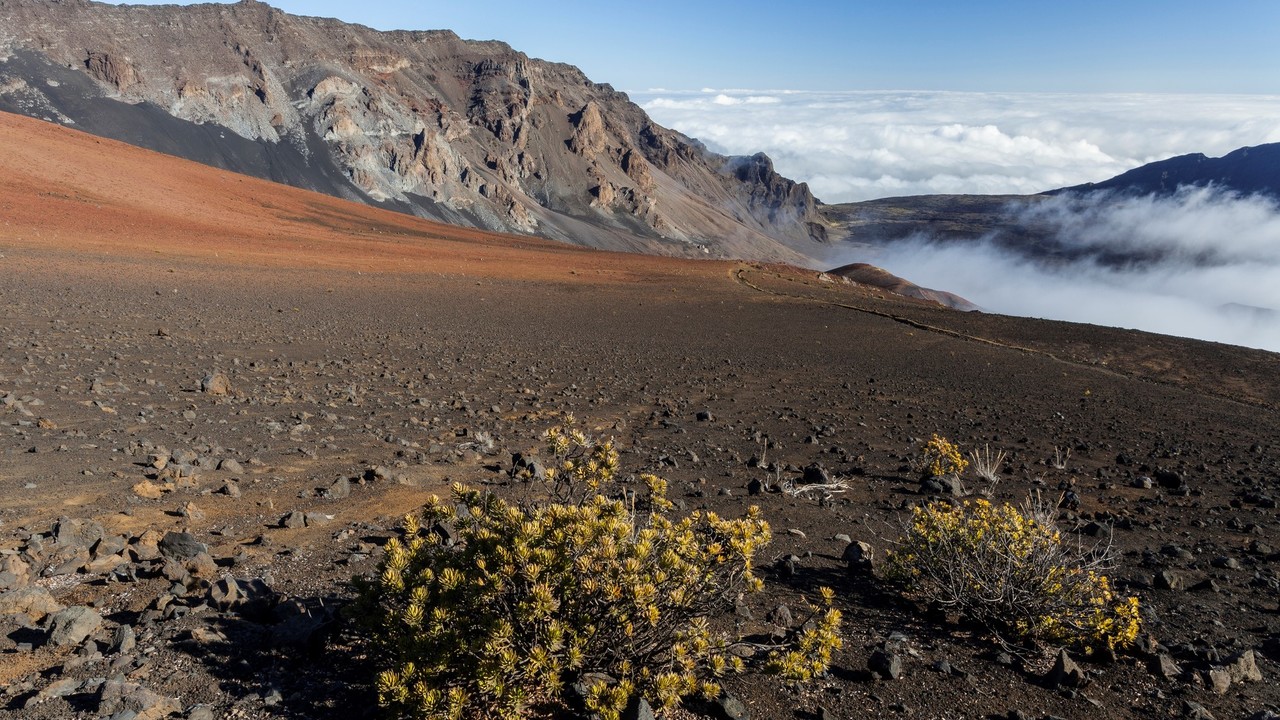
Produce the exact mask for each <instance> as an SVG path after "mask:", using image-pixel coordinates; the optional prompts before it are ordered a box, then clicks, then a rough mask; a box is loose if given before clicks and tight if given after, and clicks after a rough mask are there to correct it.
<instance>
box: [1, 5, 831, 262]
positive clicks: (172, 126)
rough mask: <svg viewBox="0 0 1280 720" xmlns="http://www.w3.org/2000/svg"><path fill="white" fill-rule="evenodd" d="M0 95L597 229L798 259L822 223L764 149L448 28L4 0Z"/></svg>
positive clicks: (319, 172) (582, 239) (310, 178)
mask: <svg viewBox="0 0 1280 720" xmlns="http://www.w3.org/2000/svg"><path fill="white" fill-rule="evenodd" d="M623 41H624V42H625V40H623ZM0 110H5V111H9V112H17V113H22V114H26V115H29V116H32V117H36V118H43V119H48V120H50V121H52V122H58V123H63V124H66V125H68V126H72V127H75V128H76V129H79V130H84V131H86V132H90V133H93V134H96V135H100V136H103V137H110V138H113V139H117V140H124V141H126V142H130V143H132V144H135V145H139V146H142V147H147V148H150V149H153V150H159V151H161V152H166V153H169V154H173V155H177V156H180V157H185V158H188V159H193V160H198V161H200V162H204V163H208V164H212V165H214V166H217V167H222V168H226V169H231V170H236V171H237V172H244V173H247V174H251V175H255V176H257V177H263V178H267V179H270V180H274V181H277V182H284V183H288V184H291V185H294V186H297V187H303V188H307V189H311V190H320V191H323V192H327V193H330V194H333V195H336V196H338V197H344V198H350V199H357V200H362V201H365V202H368V203H371V204H378V205H381V206H383V207H385V208H389V209H395V210H401V211H406V212H411V213H415V214H419V215H422V216H425V217H430V218H434V219H437V220H444V221H446V222H449V223H452V224H456V225H468V226H474V227H483V228H487V229H490V230H501V231H508V232H520V233H528V234H534V235H539V236H542V237H549V238H554V239H557V240H566V241H569V242H574V243H577V244H581V245H589V246H592V247H600V248H608V249H614V250H627V251H639V252H649V253H655V254H665V255H679V256H693V257H700V258H701V257H734V258H744V257H745V258H752V259H759V260H780V261H786V262H797V263H802V262H805V261H806V259H807V258H808V257H811V256H812V254H813V253H814V252H816V251H818V250H819V249H821V248H822V245H821V241H822V240H823V239H825V225H824V222H823V221H822V220H821V218H820V217H819V216H818V214H817V201H816V200H815V199H814V197H813V195H812V194H811V193H810V192H809V189H808V188H807V187H806V186H805V185H804V184H803V183H796V182H793V181H791V180H788V179H787V178H784V177H782V176H780V175H778V174H777V173H776V172H775V171H774V169H773V164H772V162H771V161H770V160H769V159H768V158H767V157H765V156H764V155H755V156H752V157H725V156H722V155H718V154H716V153H713V152H710V151H708V150H707V149H706V148H705V147H704V146H703V145H702V144H701V143H699V142H697V141H696V140H693V139H690V138H688V137H685V136H684V135H682V134H680V133H678V132H675V131H673V130H669V129H667V128H663V127H661V126H659V125H657V124H656V123H654V122H653V121H652V120H651V119H650V118H649V117H648V116H647V115H646V114H645V112H644V110H642V109H641V108H640V107H639V106H637V105H635V104H634V103H632V102H631V101H630V100H629V99H628V97H627V96H626V95H625V94H624V93H620V92H618V91H616V90H614V89H613V88H612V87H610V86H609V85H605V84H597V83H593V82H592V81H591V80H590V79H588V78H587V77H586V76H585V75H584V74H583V73H582V72H581V71H580V70H578V69H577V68H575V67H573V66H570V65H565V64H560V63H552V62H547V61H544V60H539V59H536V58H530V57H528V56H526V55H525V54H524V53H521V52H518V51H516V50H514V49H512V48H511V47H509V46H508V45H506V44H504V43H500V42H473V41H466V40H462V39H460V38H459V37H458V36H457V35H455V34H454V33H452V32H450V31H447V30H433V31H396V32H378V31H375V30H372V29H370V28H367V27H364V26H360V25H352V24H348V23H343V22H339V21H338V20H333V19H327V18H315V17H302V16H296V15H290V14H288V13H284V12H281V11H279V10H277V9H275V8H272V7H270V6H268V5H266V4H264V3H260V2H255V1H254V0H243V1H242V2H237V3H208V4H199V5H191V6H181V7H180V6H173V5H168V6H145V5H108V4H106V3H97V2H87V1H83V0H74V1H71V2H63V1H61V0H0Z"/></svg>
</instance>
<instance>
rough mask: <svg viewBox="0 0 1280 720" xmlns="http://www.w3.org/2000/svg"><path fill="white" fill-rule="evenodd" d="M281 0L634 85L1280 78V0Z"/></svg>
mask: <svg viewBox="0 0 1280 720" xmlns="http://www.w3.org/2000/svg"><path fill="white" fill-rule="evenodd" d="M151 4H154V3H151ZM270 4H272V5H275V6H276V7H279V8H281V9H283V10H286V11H288V12H291V13H297V14H304V15H321V16H328V17H338V18H340V19H342V20H346V21H349V22H358V23H362V24H365V25H369V26H371V27H375V28H378V29H384V30H386V29H437V28H448V29H451V30H454V31H456V32H457V33H458V34H459V35H461V36H463V37H465V38H472V39H484V40H490V39H496V40H503V41H506V42H508V43H510V44H511V45H512V46H513V47H515V48H516V49H518V50H522V51H524V52H526V53H528V54H530V55H533V56H535V57H541V58H544V59H547V60H556V61H560V62H568V63H572V64H574V65H577V66H579V67H581V68H582V69H583V70H584V71H585V72H586V73H587V74H588V75H589V76H590V77H591V78H592V79H593V80H595V81H596V82H608V83H611V84H613V85H614V86H615V87H617V88H619V89H621V90H627V91H643V90H647V89H650V88H666V89H670V90H691V89H699V88H703V87H713V88H759V89H795V90H963V91H983V92H986V91H1003V92H1009V91H1041V92H1043V91H1051V92H1087V93H1096V92H1161V93H1164V92H1182V93H1258V94H1275V93H1280V42H1277V41H1276V32H1277V31H1278V30H1280V2H1277V1H1276V0H1215V1H1214V2H1208V1H1206V0H1165V1H1161V2H1156V1H1154V0H1136V1H1135V0H1128V1H1125V0H1108V1H1099V0H1074V1H1072V2H1037V1H1035V0H985V1H983V0H975V1H973V2H956V1H955V0H916V1H914V2H913V1H911V0H877V1H876V2H863V1H859V0H846V1H843V2H841V1H838V0H826V1H818V0H792V1H791V2H778V0H769V1H768V2H765V1H759V0H738V1H737V2H728V1H725V0H710V1H705V0H685V1H683V2H678V1H674V0H652V1H650V2H644V3H606V2H600V1H599V0H592V1H591V2H586V1H584V0H557V2H555V3H539V2H530V1H529V0H519V1H511V0H489V1H488V2H484V3H471V2H463V1H461V0H447V1H444V2H440V1H437V0H427V1H425V2H423V1H421V0H418V1H414V2H410V1H409V0H366V1H365V2H361V3H351V2H345V1H344V2H337V1H336V0H273V1H272V2H271V3H270Z"/></svg>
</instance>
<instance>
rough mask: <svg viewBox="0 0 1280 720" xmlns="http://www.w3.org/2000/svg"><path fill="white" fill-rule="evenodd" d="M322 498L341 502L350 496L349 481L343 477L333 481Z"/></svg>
mask: <svg viewBox="0 0 1280 720" xmlns="http://www.w3.org/2000/svg"><path fill="white" fill-rule="evenodd" d="M324 496H325V497H326V498H328V499H330V500H343V499H346V498H348V497H350V496H351V481H350V480H348V479H347V478H345V477H340V478H338V479H337V480H334V481H333V484H332V485H330V486H329V487H328V488H326V489H325V491H324Z"/></svg>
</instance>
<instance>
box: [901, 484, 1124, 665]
mask: <svg viewBox="0 0 1280 720" xmlns="http://www.w3.org/2000/svg"><path fill="white" fill-rule="evenodd" d="M1049 508H1050V506H1048V505H1046V504H1043V503H1035V502H1030V501H1029V502H1028V503H1027V504H1026V505H1024V506H1023V507H1021V508H1020V507H1017V506H1014V505H1009V504H1002V505H998V506H997V505H993V504H992V503H990V502H988V501H986V500H974V501H966V502H963V503H961V504H957V505H952V504H948V503H943V502H939V503H934V504H931V505H929V506H928V507H923V508H921V507H917V508H914V509H913V511H912V516H911V522H910V524H909V526H908V527H907V530H906V534H905V536H904V537H903V538H902V539H901V540H900V541H899V542H898V544H897V546H896V547H895V549H894V550H893V551H892V552H891V553H890V554H889V557H888V561H887V563H886V568H885V570H884V575H885V577H886V578H887V579H888V580H890V581H892V582H894V583H896V584H897V585H898V586H899V587H900V588H901V589H902V590H903V591H904V592H905V593H906V594H908V595H909V596H912V597H916V598H919V599H923V600H927V601H930V602H934V603H937V604H938V605H941V606H942V607H945V608H948V609H953V610H955V611H957V612H959V613H960V614H962V615H963V616H965V617H967V618H969V619H971V620H973V621H976V622H978V623H980V624H982V625H983V626H985V627H987V628H988V629H990V630H991V631H993V632H995V633H996V634H997V635H1001V636H1006V637H1013V638H1017V639H1019V640H1024V641H1029V642H1032V643H1041V644H1054V645H1069V646H1076V647H1079V648H1080V649H1082V650H1084V651H1085V652H1093V651H1095V650H1099V649H1102V648H1104V647H1105V648H1111V649H1116V648H1121V647H1124V646H1127V645H1129V644H1131V643H1132V642H1133V641H1134V639H1135V638H1136V637H1137V635H1138V627H1139V617H1138V599H1137V598H1135V597H1122V596H1119V595H1117V594H1116V593H1115V592H1114V591H1113V590H1112V588H1111V583H1110V581H1109V580H1108V579H1107V577H1106V576H1105V575H1103V574H1102V573H1101V572H1100V569H1101V567H1102V566H1103V563H1104V562H1105V560H1106V558H1105V557H1103V558H1096V557H1093V554H1092V553H1087V552H1084V551H1082V550H1080V551H1077V550H1072V549H1071V548H1069V547H1068V546H1067V545H1066V544H1065V543H1064V542H1063V539H1062V537H1061V533H1060V532H1059V531H1058V529H1057V528H1056V527H1055V526H1054V524H1053V521H1052V511H1051V510H1050V509H1049ZM1104 555H1105V554H1104Z"/></svg>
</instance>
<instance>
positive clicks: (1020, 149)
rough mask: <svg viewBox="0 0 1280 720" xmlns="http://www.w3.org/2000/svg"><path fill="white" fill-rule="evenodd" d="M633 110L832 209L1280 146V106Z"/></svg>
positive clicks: (1053, 97) (991, 104) (1168, 99)
mask: <svg viewBox="0 0 1280 720" xmlns="http://www.w3.org/2000/svg"><path fill="white" fill-rule="evenodd" d="M632 98H633V99H634V100H635V101H637V102H638V103H640V104H641V105H642V106H643V107H644V109H645V110H646V111H648V113H649V114H650V115H651V116H652V117H653V118H654V119H655V120H656V121H658V122H659V123H661V124H663V125H666V126H668V127H673V128H675V129H677V130H680V131H681V132H683V133H685V134H687V135H690V136H692V137H696V138H698V139H699V140H702V141H703V142H705V143H706V144H707V145H708V146H709V147H710V148H711V149H713V150H715V151H717V152H722V153H726V154H734V155H743V154H752V153H756V152H761V151H763V152H766V153H768V154H769V155H770V156H771V157H772V158H773V160H774V162H775V165H776V167H777V169H778V171H779V172H780V173H782V174H783V175H785V176H787V177H790V178H793V179H796V180H802V181H805V182H808V183H809V186H810V188H811V189H812V190H813V191H814V194H815V195H817V196H818V197H819V198H821V199H822V200H823V201H824V202H828V203H839V202H851V201H857V200H868V199H872V198H878V197H892V196H898V195H921V194H970V193H973V194H1006V193H1012V194H1030V193H1038V192H1043V191H1045V190H1050V189H1054V188H1059V187H1066V186H1070V185H1078V184H1081V183H1085V182H1096V181H1100V180H1105V179H1107V178H1109V177H1112V176H1114V175H1118V174H1120V173H1122V172H1124V171H1126V170H1130V169H1132V168H1135V167H1137V166H1139V165H1143V164H1145V163H1148V162H1153V161H1155V160H1162V159H1165V158H1168V157H1172V156H1174V155H1181V154H1185V153H1193V152H1201V153H1205V154H1206V155H1221V154H1225V153H1227V152H1230V151H1231V150H1235V149H1236V148H1239V147H1243V146H1246V145H1258V144H1262V143H1268V142H1280V96H1261V95H1146V94H1131V95H1120V94H1107V95H1083V94H1054V93H1008V94H1002V93H956V92H871V91H868V92H788V91H769V92H765V91H757V90H712V89H707V90H704V91H703V92H700V93H675V92H665V91H659V90H654V91H649V92H645V93H633V95H632Z"/></svg>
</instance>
